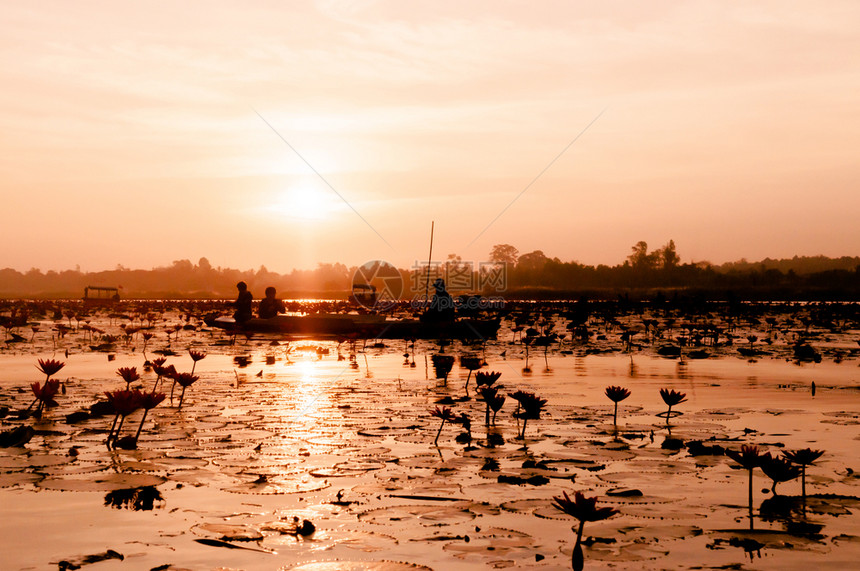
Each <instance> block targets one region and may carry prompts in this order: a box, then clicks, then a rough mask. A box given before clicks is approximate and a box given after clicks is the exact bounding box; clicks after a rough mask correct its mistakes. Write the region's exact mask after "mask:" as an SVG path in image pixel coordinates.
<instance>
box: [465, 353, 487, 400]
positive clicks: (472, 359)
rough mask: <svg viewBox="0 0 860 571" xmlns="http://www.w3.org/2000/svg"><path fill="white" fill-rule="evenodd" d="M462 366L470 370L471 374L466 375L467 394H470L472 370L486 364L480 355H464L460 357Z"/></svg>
mask: <svg viewBox="0 0 860 571" xmlns="http://www.w3.org/2000/svg"><path fill="white" fill-rule="evenodd" d="M460 366H461V367H463V368H464V369H468V370H469V374H468V375H466V387H465V388H466V396H469V379H471V378H472V371H477V370H478V369H480V368H481V367H483V366H484V363H483V361H482V360H481V358H480V357H477V356H475V355H463V356H462V357H460Z"/></svg>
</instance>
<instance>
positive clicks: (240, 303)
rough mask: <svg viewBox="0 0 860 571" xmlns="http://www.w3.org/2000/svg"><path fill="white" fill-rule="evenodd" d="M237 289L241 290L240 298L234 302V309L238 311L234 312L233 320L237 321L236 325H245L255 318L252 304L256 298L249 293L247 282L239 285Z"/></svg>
mask: <svg viewBox="0 0 860 571" xmlns="http://www.w3.org/2000/svg"><path fill="white" fill-rule="evenodd" d="M236 289H238V290H239V296H238V297H237V298H236V301H234V302H233V307H234V308H235V309H236V311H234V312H233V319H235V320H236V323H244V322H245V321H248V320H249V319H251V318H252V317H253V316H254V314H253V313H251V303H252V302H253V301H254V297H253V296H252V295H251V292H250V291H248V284H246V283H245V282H239V283H237V284H236Z"/></svg>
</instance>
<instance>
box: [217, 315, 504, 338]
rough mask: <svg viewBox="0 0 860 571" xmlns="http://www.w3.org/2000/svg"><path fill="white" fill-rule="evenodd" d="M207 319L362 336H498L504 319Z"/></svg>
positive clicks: (266, 329)
mask: <svg viewBox="0 0 860 571" xmlns="http://www.w3.org/2000/svg"><path fill="white" fill-rule="evenodd" d="M204 321H205V323H206V324H207V325H208V326H210V327H217V328H220V329H225V330H228V331H237V332H252V333H281V334H285V335H295V336H302V337H312V336H317V337H353V338H361V339H440V338H444V339H491V338H495V337H496V333H497V332H498V330H499V323H500V320H499V319H472V318H460V319H454V320H451V321H442V320H424V319H388V318H387V317H386V316H384V315H377V314H355V313H331V314H309V315H285V314H281V315H277V316H275V317H272V318H269V319H259V318H252V319H249V320H248V321H245V322H244V323H242V324H238V325H237V324H236V321H235V320H234V319H233V318H232V317H217V316H209V317H207V318H206V319H205V320H204Z"/></svg>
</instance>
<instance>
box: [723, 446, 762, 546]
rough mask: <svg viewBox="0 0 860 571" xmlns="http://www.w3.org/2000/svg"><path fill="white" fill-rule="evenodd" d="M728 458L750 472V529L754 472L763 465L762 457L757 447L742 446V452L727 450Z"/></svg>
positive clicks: (751, 523)
mask: <svg viewBox="0 0 860 571" xmlns="http://www.w3.org/2000/svg"><path fill="white" fill-rule="evenodd" d="M726 456H728V457H729V458H731V459H732V460H734V461H735V462H737V463H738V464H740V465H741V466H743V467H744V468H745V469H746V470H747V471H748V472H749V500H748V501H749V515H750V529H752V525H753V470H755V469H756V467H758V465H759V464H760V463H761V458H762V455H761V454H759V451H758V447H757V446H747V445H746V444H744V445H743V446H741V451H740V452H736V451H734V450H726Z"/></svg>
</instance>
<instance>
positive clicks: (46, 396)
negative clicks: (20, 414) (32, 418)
mask: <svg viewBox="0 0 860 571" xmlns="http://www.w3.org/2000/svg"><path fill="white" fill-rule="evenodd" d="M58 370H59V369H58ZM30 388H31V389H32V390H33V395H34V396H35V397H36V400H35V401H33V402H34V403H35V402H36V401H38V402H39V406H38V407H37V408H36V413H35V415H36V417H40V416H42V409H43V408H54V407H55V406H58V405H57V401H56V400H54V397H55V396H57V393H58V392H59V390H60V381H58V380H56V379H53V380H46V381H45V385H44V386H42V385H41V384H40V383H39V382H35V383H33V384H31V385H30ZM30 406H33V404H32V403H31V404H30Z"/></svg>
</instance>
